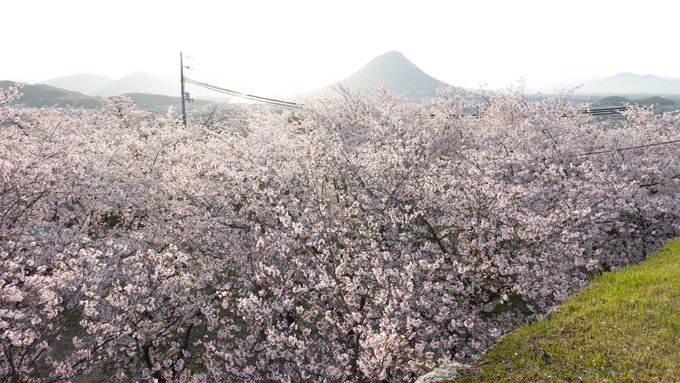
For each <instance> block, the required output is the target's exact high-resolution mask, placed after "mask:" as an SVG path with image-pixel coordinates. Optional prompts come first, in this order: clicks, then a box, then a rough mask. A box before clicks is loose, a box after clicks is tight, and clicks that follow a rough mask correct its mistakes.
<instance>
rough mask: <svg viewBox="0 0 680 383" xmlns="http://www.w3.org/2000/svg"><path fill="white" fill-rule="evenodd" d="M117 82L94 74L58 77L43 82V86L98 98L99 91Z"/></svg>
mask: <svg viewBox="0 0 680 383" xmlns="http://www.w3.org/2000/svg"><path fill="white" fill-rule="evenodd" d="M114 81H115V80H114V79H112V78H110V77H106V76H102V75H98V74H94V73H78V74H74V75H71V76H64V77H56V78H52V79H49V80H46V81H43V82H41V84H45V85H51V86H54V87H57V88H61V89H66V90H70V91H73V92H80V93H82V94H86V95H88V96H98V94H97V91H98V90H99V89H102V88H104V87H106V86H108V85H110V84H111V83H113V82H114Z"/></svg>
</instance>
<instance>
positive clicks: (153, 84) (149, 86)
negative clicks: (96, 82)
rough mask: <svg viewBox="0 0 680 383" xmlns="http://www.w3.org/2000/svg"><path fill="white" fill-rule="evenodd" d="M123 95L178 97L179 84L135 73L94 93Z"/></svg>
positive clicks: (107, 95) (105, 95) (99, 94)
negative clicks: (149, 94) (148, 94)
mask: <svg viewBox="0 0 680 383" xmlns="http://www.w3.org/2000/svg"><path fill="white" fill-rule="evenodd" d="M125 93H151V94H160V95H165V96H179V84H172V83H170V82H167V81H163V80H161V79H159V78H157V77H154V76H152V75H150V74H148V73H145V72H135V73H132V74H130V75H127V76H125V77H123V78H121V79H119V80H116V81H114V82H112V83H110V84H108V85H106V86H104V87H103V88H101V89H99V90H97V91H95V92H94V94H96V95H98V96H103V97H110V96H117V95H121V94H125Z"/></svg>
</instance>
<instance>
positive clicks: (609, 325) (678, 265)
mask: <svg viewBox="0 0 680 383" xmlns="http://www.w3.org/2000/svg"><path fill="white" fill-rule="evenodd" d="M470 374H471V376H467V377H463V378H459V379H455V380H452V381H451V382H455V383H463V382H465V383H470V382H680V240H676V241H675V242H673V243H671V244H669V245H668V246H666V247H665V248H664V249H663V250H662V251H660V252H659V253H658V254H655V255H653V256H651V257H650V258H649V259H648V260H647V261H646V262H643V263H640V264H638V265H634V266H631V267H628V268H626V269H623V270H620V271H618V272H615V273H607V274H605V275H603V276H602V277H600V278H597V279H596V280H595V281H593V283H592V285H591V286H589V287H588V288H586V289H585V290H584V291H582V292H580V293H579V294H577V295H576V296H574V297H573V298H572V299H570V300H569V301H568V302H566V303H565V304H564V305H563V306H562V307H561V308H560V309H559V310H558V311H556V312H555V313H554V314H553V315H552V316H551V317H550V318H549V319H546V320H542V321H540V322H537V323H534V324H532V325H528V326H524V327H522V328H520V329H519V330H517V331H515V332H513V333H512V334H509V335H508V336H507V337H506V338H504V339H503V340H502V341H501V342H500V343H499V344H498V345H497V346H496V347H494V348H493V349H492V350H490V351H489V353H488V355H487V356H486V357H485V358H484V359H483V360H482V361H481V362H480V363H479V364H478V365H476V366H475V367H474V369H473V370H472V371H471V372H470Z"/></svg>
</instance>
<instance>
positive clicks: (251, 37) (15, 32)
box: [0, 0, 680, 95]
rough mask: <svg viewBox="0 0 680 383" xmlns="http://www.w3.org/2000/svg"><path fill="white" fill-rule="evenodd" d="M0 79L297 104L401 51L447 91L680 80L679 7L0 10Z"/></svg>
mask: <svg viewBox="0 0 680 383" xmlns="http://www.w3.org/2000/svg"><path fill="white" fill-rule="evenodd" d="M2 14H3V16H2V23H1V24H0V30H2V32H3V35H4V36H3V37H2V51H1V53H0V80H2V79H9V80H16V81H27V82H40V81H44V80H47V79H50V78H53V77H59V76H66V75H71V74H76V73H97V74H101V75H105V76H109V77H112V78H120V77H123V76H125V75H127V74H129V73H131V72H135V71H144V72H149V73H152V74H155V75H162V76H174V77H177V72H178V71H179V66H180V65H179V53H180V52H184V54H185V55H186V56H189V57H190V58H191V59H187V60H186V62H185V65H188V66H190V67H192V68H193V69H192V70H190V71H188V73H187V75H188V76H191V77H193V78H195V79H197V80H200V81H206V82H213V83H215V82H219V83H217V84H216V85H221V86H224V87H231V88H236V89H237V90H241V91H245V92H256V93H258V94H262V95H280V94H286V93H295V92H304V91H308V90H312V89H316V88H320V87H323V86H325V85H328V84H330V83H333V82H336V81H339V80H342V79H343V78H345V77H347V76H349V75H350V74H352V73H353V72H355V71H356V70H358V69H359V68H361V67H362V66H363V65H364V64H365V63H367V62H368V61H370V60H371V59H372V58H374V57H375V56H378V55H380V54H382V53H385V52H388V51H392V50H398V51H400V52H402V53H403V54H404V55H405V56H406V57H407V58H408V59H409V60H410V61H412V62H413V63H414V64H416V65H417V66H419V67H420V68H421V69H423V70H424V71H425V72H427V73H428V74H430V75H431V76H433V77H435V78H437V79H439V80H442V81H444V82H447V83H449V84H453V85H458V86H465V87H478V86H480V85H481V86H486V87H487V88H499V87H501V88H502V87H508V86H512V85H516V84H517V83H518V82H519V81H520V80H522V79H523V80H524V81H525V83H526V85H527V86H529V87H542V86H550V85H555V84H573V83H579V82H584V81H587V80H589V79H592V78H596V77H604V76H612V75H615V74H617V73H620V72H632V73H637V74H642V75H644V74H656V75H660V76H666V77H671V78H680V49H678V48H677V44H678V43H677V36H678V32H679V29H678V25H679V21H680V16H679V15H680V2H676V1H668V0H663V1H661V0H647V1H644V2H642V1H639V0H638V1H627V0H618V1H608V0H606V1H597V0H589V1H581V0H570V1H561V2H557V1H509V0H506V1H491V0H465V1H453V0H449V1H446V0H441V1H432V0H411V1H399V0H392V1H377V0H358V1H357V0H341V1H325V0H316V1H294V0H288V1H286V0H278V1H276V0H272V1H265V0H229V1H226V0H224V1H217V0H216V1H208V0H190V1H189V0H187V1H184V2H178V1H174V0H173V1H169V0H164V1H155V0H134V1H131V0H115V1H113V0H59V1H55V0H43V1H41V0H3V1H2Z"/></svg>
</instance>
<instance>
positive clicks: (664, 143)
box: [565, 139, 680, 158]
mask: <svg viewBox="0 0 680 383" xmlns="http://www.w3.org/2000/svg"><path fill="white" fill-rule="evenodd" d="M679 142H680V139H678V140H670V141H663V142H654V143H651V144H644V145H637V146H628V147H625V148H618V149H607V150H599V151H594V152H587V153H580V154H572V155H570V156H565V158H571V157H584V156H591V155H595V154H604V153H611V152H620V151H624V150H633V149H642V148H649V147H652V146H661V145H669V144H675V143H679Z"/></svg>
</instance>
